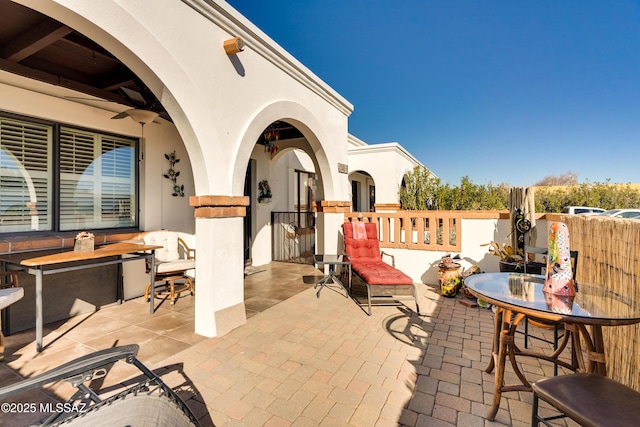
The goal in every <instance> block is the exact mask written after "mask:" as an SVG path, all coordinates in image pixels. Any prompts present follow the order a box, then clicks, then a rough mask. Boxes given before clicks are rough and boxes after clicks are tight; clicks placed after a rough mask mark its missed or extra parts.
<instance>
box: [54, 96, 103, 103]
mask: <svg viewBox="0 0 640 427" xmlns="http://www.w3.org/2000/svg"><path fill="white" fill-rule="evenodd" d="M64 99H74V100H77V101H91V102H115V101H113V100H110V99H100V98H88V97H85V96H65V97H64Z"/></svg>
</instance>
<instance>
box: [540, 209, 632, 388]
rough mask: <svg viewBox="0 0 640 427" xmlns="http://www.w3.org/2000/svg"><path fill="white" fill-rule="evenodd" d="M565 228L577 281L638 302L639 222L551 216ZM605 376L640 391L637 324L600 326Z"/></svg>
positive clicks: (548, 216) (551, 218)
mask: <svg viewBox="0 0 640 427" xmlns="http://www.w3.org/2000/svg"><path fill="white" fill-rule="evenodd" d="M547 220H548V221H563V222H564V223H566V224H567V226H568V227H569V233H570V238H571V249H573V250H578V251H579V261H578V271H577V277H576V279H577V281H578V284H580V282H585V283H593V284H600V283H602V284H606V286H607V287H608V288H609V289H611V290H612V291H613V292H615V293H617V294H619V295H621V296H623V297H625V299H626V300H628V301H631V302H635V304H638V303H639V302H640V281H639V280H638V279H639V278H640V251H639V250H638V245H640V221H639V220H627V219H617V218H606V217H597V216H593V217H584V216H579V215H556V214H554V215H551V214H547ZM603 329H604V330H603V334H604V341H605V345H606V358H607V368H608V372H607V376H609V377H611V378H612V379H614V380H616V381H619V382H621V383H623V384H626V385H628V386H629V387H631V388H633V389H635V390H640V342H639V341H640V325H630V326H616V327H609V328H606V327H605V328H603Z"/></svg>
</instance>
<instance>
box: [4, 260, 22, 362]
mask: <svg viewBox="0 0 640 427" xmlns="http://www.w3.org/2000/svg"><path fill="white" fill-rule="evenodd" d="M0 280H1V281H2V282H0V310H4V309H5V308H7V307H9V306H10V305H11V304H13V303H14V302H16V301H18V300H19V299H21V298H22V297H23V296H24V289H23V288H21V287H19V286H18V272H17V271H2V272H0ZM2 360H4V334H3V333H2V316H0V361H2Z"/></svg>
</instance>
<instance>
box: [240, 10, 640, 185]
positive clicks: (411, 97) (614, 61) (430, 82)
mask: <svg viewBox="0 0 640 427" xmlns="http://www.w3.org/2000/svg"><path fill="white" fill-rule="evenodd" d="M229 4H231V5H232V6H233V7H234V8H236V9H237V10H238V11H239V12H240V13H242V14H243V15H244V16H246V17H247V18H248V19H250V20H251V21H252V22H253V23H254V24H255V25H257V26H258V27H259V28H260V29H261V30H262V31H264V32H265V33H266V34H267V35H268V36H269V37H271V38H272V39H273V40H275V41H276V42H277V43H278V44H279V45H281V46H282V47H283V48H284V49H285V50H287V51H288V52H289V53H291V54H292V55H293V56H295V57H296V58H297V59H298V60H299V61H300V62H302V63H303V64H304V65H305V66H306V67H307V68H309V69H310V70H311V71H312V72H313V73H315V74H316V75H317V76H318V77H319V78H321V79H322V80H324V81H325V82H326V83H328V84H329V85H330V86H332V87H333V88H334V89H335V90H336V91H338V92H339V93H340V94H341V95H342V96H343V97H345V98H346V99H347V100H348V101H349V102H351V103H352V104H354V107H355V109H354V112H353V114H352V115H351V116H350V118H349V132H350V133H351V134H353V135H354V136H356V137H358V138H360V139H362V140H363V141H365V142H367V143H369V144H375V143H380V142H391V141H395V142H398V143H400V144H401V145H402V146H404V147H405V148H406V149H407V150H409V152H411V153H412V154H413V155H414V156H415V157H416V158H417V159H418V160H419V161H421V162H422V163H423V164H424V165H425V166H427V167H428V168H429V169H431V170H432V171H433V172H434V173H435V174H436V175H438V176H439V177H440V178H441V179H442V180H443V181H444V182H448V183H450V184H452V185H456V184H459V183H460V178H461V177H463V176H469V177H470V178H471V180H472V181H473V182H474V183H476V184H486V183H489V182H491V183H493V184H499V183H503V182H504V183H508V184H510V185H513V186H523V185H531V184H534V183H535V182H537V181H539V180H541V179H542V178H544V177H545V176H548V175H561V174H564V173H566V172H569V171H572V172H575V173H576V174H577V175H578V179H579V181H580V182H585V181H588V182H605V181H606V180H610V181H611V182H613V183H628V182H632V183H638V182H640V2H638V1H627V0H616V1H602V0H575V1H569V0H567V1H558V0H548V1H543V0H536V1H524V0H495V1H489V0H487V1H477V0H459V1H457V0H437V1H432V0H393V1H392V0H386V1H383V0H316V1H314V0H295V1H294V0H289V1H287V0H260V1H256V0H231V1H229Z"/></svg>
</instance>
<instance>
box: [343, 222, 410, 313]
mask: <svg viewBox="0 0 640 427" xmlns="http://www.w3.org/2000/svg"><path fill="white" fill-rule="evenodd" d="M361 224H364V230H362V226H361V225H360V226H359V227H360V233H359V232H358V231H357V230H356V234H358V236H357V237H358V238H354V226H353V225H352V223H350V222H345V223H344V224H343V226H342V231H343V233H344V248H345V253H346V256H347V259H348V260H349V261H351V269H352V271H353V273H355V274H356V275H357V276H358V277H359V278H360V279H362V281H363V282H364V283H365V284H366V285H367V303H368V308H369V312H368V314H369V315H371V299H372V298H374V299H386V300H389V299H394V300H398V299H402V298H403V297H404V298H406V297H409V298H411V297H412V298H413V299H414V301H415V304H416V312H417V313H418V314H420V306H419V305H418V294H417V291H416V287H415V285H414V284H413V280H412V279H411V277H409V276H407V275H406V274H404V273H403V272H401V271H400V270H398V269H397V268H395V258H394V257H393V255H390V254H387V253H384V252H382V251H380V244H379V241H378V228H377V226H376V224H375V223H371V222H367V223H361ZM364 232H366V236H365V235H364V234H365V233H364ZM383 255H387V256H389V257H391V259H392V265H389V264H387V263H386V262H384V261H383V260H382V256H383ZM372 288H380V290H381V291H382V292H380V293H379V294H377V295H376V294H372V291H374V290H376V289H372ZM409 290H410V291H411V295H412V296H408V295H407V293H406V292H407V291H409ZM402 292H404V294H403V293H402Z"/></svg>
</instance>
